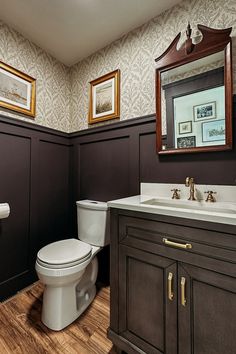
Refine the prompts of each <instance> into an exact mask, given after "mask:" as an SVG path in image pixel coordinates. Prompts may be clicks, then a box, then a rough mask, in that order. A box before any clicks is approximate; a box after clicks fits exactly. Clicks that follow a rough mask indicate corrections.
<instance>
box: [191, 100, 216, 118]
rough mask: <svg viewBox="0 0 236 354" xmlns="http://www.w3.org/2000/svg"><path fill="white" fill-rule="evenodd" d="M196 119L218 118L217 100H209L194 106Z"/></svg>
mask: <svg viewBox="0 0 236 354" xmlns="http://www.w3.org/2000/svg"><path fill="white" fill-rule="evenodd" d="M193 117H194V121H195V122H198V121H201V120H207V119H213V118H216V102H215V101H214V102H209V103H204V104H199V105H197V106H193Z"/></svg>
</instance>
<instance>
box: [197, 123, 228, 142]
mask: <svg viewBox="0 0 236 354" xmlns="http://www.w3.org/2000/svg"><path fill="white" fill-rule="evenodd" d="M219 140H222V141H224V140H225V119H219V120H214V121H212V122H205V123H202V141H203V142H204V143H205V142H208V141H219Z"/></svg>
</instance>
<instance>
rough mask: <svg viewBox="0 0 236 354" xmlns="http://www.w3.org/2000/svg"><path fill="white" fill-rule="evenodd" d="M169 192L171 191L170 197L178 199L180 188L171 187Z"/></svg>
mask: <svg viewBox="0 0 236 354" xmlns="http://www.w3.org/2000/svg"><path fill="white" fill-rule="evenodd" d="M171 192H173V195H172V199H180V195H179V192H180V189H177V188H174V189H171Z"/></svg>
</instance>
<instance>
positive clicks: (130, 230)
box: [119, 215, 236, 265]
mask: <svg viewBox="0 0 236 354" xmlns="http://www.w3.org/2000/svg"><path fill="white" fill-rule="evenodd" d="M200 224H201V223H200V222H199V228H196V227H194V228H193V227H190V226H182V225H177V224H172V223H169V222H162V221H155V220H150V219H145V218H140V217H139V218H135V217H130V216H125V215H119V243H121V244H126V245H128V246H131V247H135V248H138V249H143V250H146V251H148V252H151V253H156V252H157V253H160V252H161V253H162V254H163V255H165V256H171V257H174V258H176V259H179V260H181V257H183V256H184V255H186V254H191V255H192V256H193V257H194V256H196V255H200V256H207V257H211V258H214V259H218V260H221V261H227V262H230V263H231V264H235V265H236V235H233V234H226V233H222V232H217V231H211V230H208V229H204V228H201V225H200ZM164 239H167V243H168V244H165V243H164ZM168 241H171V242H170V244H169V242H168ZM186 244H188V245H189V248H186V249H184V248H182V247H184V246H185V245H186ZM183 260H186V259H183Z"/></svg>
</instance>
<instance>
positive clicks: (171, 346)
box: [108, 208, 236, 354]
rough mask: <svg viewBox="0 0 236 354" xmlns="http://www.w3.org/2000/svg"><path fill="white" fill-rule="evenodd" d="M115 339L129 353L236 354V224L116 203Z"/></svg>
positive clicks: (113, 233) (113, 216)
mask: <svg viewBox="0 0 236 354" xmlns="http://www.w3.org/2000/svg"><path fill="white" fill-rule="evenodd" d="M108 336H109V338H110V339H111V340H112V341H113V343H114V344H115V345H116V346H117V347H118V348H119V349H120V350H121V351H124V352H126V353H128V354H131V353H132V354H134V353H147V354H164V353H165V354H177V353H179V354H192V353H194V354H213V353H214V354H235V353H236V228H235V226H234V225H225V224H220V223H212V222H206V221H198V220H191V219H184V218H176V217H170V216H161V215H156V214H149V213H144V212H137V211H128V210H122V209H116V208H111V322H110V329H109V333H108Z"/></svg>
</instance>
